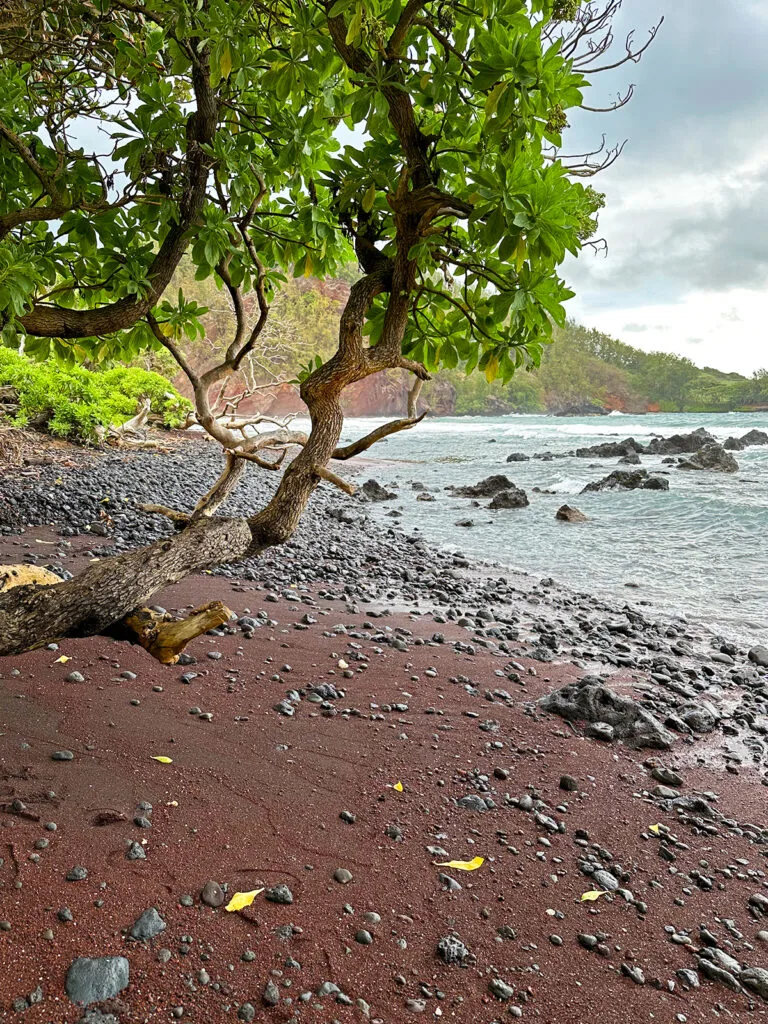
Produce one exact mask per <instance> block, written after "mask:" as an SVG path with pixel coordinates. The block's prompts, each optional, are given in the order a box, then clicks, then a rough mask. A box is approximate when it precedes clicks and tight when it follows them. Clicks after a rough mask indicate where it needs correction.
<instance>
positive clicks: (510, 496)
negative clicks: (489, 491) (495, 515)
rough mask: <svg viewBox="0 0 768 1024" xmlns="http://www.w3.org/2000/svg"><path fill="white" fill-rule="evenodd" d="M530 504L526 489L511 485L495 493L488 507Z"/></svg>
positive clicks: (517, 506)
mask: <svg viewBox="0 0 768 1024" xmlns="http://www.w3.org/2000/svg"><path fill="white" fill-rule="evenodd" d="M528 504H530V502H529V501H528V495H527V494H526V493H525V491H524V490H523V489H522V488H521V487H511V488H509V490H504V491H499V492H498V493H497V494H495V495H494V496H493V499H492V500H491V503H490V504H489V506H488V508H525V507H526V505H528Z"/></svg>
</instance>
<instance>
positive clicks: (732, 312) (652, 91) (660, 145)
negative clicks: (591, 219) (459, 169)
mask: <svg viewBox="0 0 768 1024" xmlns="http://www.w3.org/2000/svg"><path fill="white" fill-rule="evenodd" d="M662 14H663V15H664V17H665V21H664V25H663V26H662V28H661V30H660V32H659V34H658V36H657V38H656V41H655V42H654V44H653V45H652V46H651V48H650V49H649V50H648V51H647V52H646V54H645V56H644V57H643V59H642V61H641V62H640V63H639V64H637V65H635V64H629V65H627V66H625V67H623V68H621V69H620V70H619V71H618V72H608V73H606V74H604V75H602V76H597V77H596V79H595V84H594V88H593V89H591V90H590V93H589V96H588V99H587V102H588V103H589V104H590V105H591V106H605V105H606V101H607V100H609V99H610V98H611V97H612V96H615V95H616V92H617V90H618V89H619V88H620V87H623V86H625V85H627V84H628V83H630V82H634V83H635V85H636V87H637V88H636V91H635V96H634V98H633V100H632V101H631V102H630V103H629V104H628V105H627V106H626V107H624V108H623V109H622V110H620V111H617V112H615V113H612V114H586V113H583V114H580V115H579V118H578V120H574V123H573V127H572V129H571V130H570V132H568V133H566V146H567V148H568V151H569V152H573V151H580V150H581V147H582V146H584V145H587V144H589V142H590V141H592V142H594V141H597V143H598V144H599V141H600V137H601V135H602V133H603V132H605V133H606V135H607V138H608V141H609V142H614V141H621V140H623V139H627V140H628V143H627V147H626V149H625V151H624V154H623V155H622V157H621V158H620V160H619V161H618V162H617V163H616V164H615V165H614V166H613V167H612V168H610V169H609V170H607V171H606V172H605V173H603V174H600V175H598V176H597V177H595V178H593V179H592V182H591V183H592V184H593V185H594V186H595V187H596V188H598V189H599V190H600V191H603V192H605V193H606V209H605V210H604V211H603V212H602V215H601V219H600V231H599V234H600V235H602V236H605V238H606V239H607V241H608V245H609V250H608V255H607V258H604V257H603V256H594V255H592V253H591V251H590V250H586V251H585V252H584V253H583V254H582V255H581V256H580V257H579V259H578V260H576V261H572V262H571V263H569V264H568V266H567V268H566V277H567V280H568V282H569V284H571V286H572V287H573V288H574V289H575V290H576V292H577V297H576V298H575V299H573V300H572V301H571V302H570V303H568V311H569V314H570V315H571V316H574V317H575V318H576V319H578V320H580V321H581V322H583V323H585V324H587V325H588V326H590V327H597V328H599V329H600V330H603V331H606V332H607V333H609V334H611V335H613V336H614V337H617V338H620V339H621V340H622V341H626V342H627V343H629V344H631V345H636V346H638V347H640V348H644V349H662V350H664V351H668V352H676V353H679V354H680V355H685V356H688V357H689V358H690V359H693V360H694V362H696V363H698V364H699V365H702V366H715V367H718V368H719V369H723V370H738V371H740V372H742V373H751V372H752V371H754V370H756V369H759V368H763V367H768V348H767V347H766V338H767V336H768V329H767V326H766V325H768V316H767V315H766V309H765V307H766V301H767V300H768V0H624V9H623V11H622V13H621V16H620V19H619V20H618V21H617V23H616V28H617V36H618V37H619V39H618V41H617V45H618V46H621V45H623V37H624V35H625V34H626V32H627V31H629V30H630V29H632V28H635V29H636V30H637V39H638V40H641V39H642V40H644V39H645V38H647V30H648V28H649V27H650V26H651V25H652V24H654V23H655V21H656V20H658V18H659V17H660V16H661V15H662Z"/></svg>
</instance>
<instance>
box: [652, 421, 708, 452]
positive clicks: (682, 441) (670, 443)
mask: <svg viewBox="0 0 768 1024" xmlns="http://www.w3.org/2000/svg"><path fill="white" fill-rule="evenodd" d="M714 443H715V439H714V437H713V436H712V435H711V434H710V433H709V432H708V431H706V430H705V429H704V428H703V427H699V428H698V430H694V431H692V433H690V434H673V435H672V436H671V437H654V438H653V440H652V441H651V442H650V444H649V445H648V447H647V448H646V451H647V452H648V453H649V454H650V455H690V454H691V452H697V451H698V450H699V448H703V447H704V445H705V444H714Z"/></svg>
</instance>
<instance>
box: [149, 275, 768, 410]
mask: <svg viewBox="0 0 768 1024" xmlns="http://www.w3.org/2000/svg"><path fill="white" fill-rule="evenodd" d="M346 269H347V273H346V274H345V276H344V278H342V279H337V280H332V281H324V282H320V281H317V280H315V279H313V278H310V279H307V278H298V279H296V280H290V281H287V282H286V283H285V284H284V285H283V286H282V288H281V289H280V291H279V292H278V294H277V295H276V297H275V300H274V302H273V307H272V316H271V323H270V331H269V333H268V337H267V338H266V339H265V344H264V347H263V350H262V351H261V353H258V352H257V353H256V357H255V360H254V361H253V362H252V366H251V369H252V370H253V372H254V374H255V377H254V379H255V380H257V381H258V382H259V383H265V382H267V381H269V380H274V379H281V380H288V379H291V378H293V377H296V376H297V375H298V374H300V373H301V370H302V367H305V366H307V365H308V364H309V363H310V362H311V361H312V359H313V358H314V356H315V355H319V356H320V357H321V358H322V359H327V358H328V357H329V356H330V355H331V353H332V352H333V351H334V348H335V345H336V338H337V333H338V323H339V312H340V309H341V307H342V306H343V302H344V299H345V298H346V294H347V291H348V288H349V284H350V282H351V281H353V280H354V279H355V276H356V268H354V266H350V267H349V268H346ZM178 279H179V283H180V284H183V286H184V291H185V293H187V294H190V295H194V296H195V299H196V300H197V301H198V302H200V303H201V304H202V305H204V306H206V307H208V310H209V312H208V313H207V314H206V316H205V317H204V318H203V321H204V325H205V339H204V340H202V341H197V342H195V343H194V344H190V346H189V351H190V354H191V355H192V357H193V359H194V360H195V361H199V362H200V363H201V364H205V363H206V360H208V359H210V355H211V353H212V352H213V351H214V350H215V347H216V344H217V342H218V341H219V339H220V338H222V337H225V336H226V333H227V330H228V329H229V327H230V320H231V316H232V313H231V311H230V309H229V306H228V304H227V303H226V301H225V299H224V294H223V293H222V292H221V291H219V290H217V288H216V287H215V286H214V284H213V283H212V280H208V281H205V282H193V281H192V273H191V269H189V268H188V266H187V265H182V268H181V270H180V271H179V273H178ZM148 365H150V364H148ZM172 367H173V364H172V363H170V364H169V366H166V364H165V362H163V364H162V365H154V364H152V367H151V368H153V369H155V368H156V369H159V370H161V371H167V370H169V369H170V371H171V373H172V372H173V369H172ZM367 386H368V390H369V391H370V394H368V395H367V398H366V401H365V403H364V405H359V404H358V401H357V397H355V398H354V399H353V400H352V402H351V404H350V405H349V408H350V411H352V412H375V411H380V412H384V411H387V410H385V409H384V408H383V405H381V403H379V404H378V405H377V394H376V393H375V391H376V388H379V390H380V391H382V394H383V385H382V384H381V382H380V381H369V382H367ZM235 390H236V389H235ZM380 397H381V396H379V398H380ZM425 397H426V398H427V400H428V401H429V402H430V404H431V406H432V408H433V410H434V411H435V412H436V413H439V414H441V415H458V416H481V415H503V414H505V413H513V412H522V413H535V412H542V413H543V412H561V411H564V410H566V409H569V408H575V407H580V406H589V405H598V406H602V407H604V408H607V409H620V410H621V411H628V412H645V411H660V412H721V411H728V410H732V409H739V408H745V407H750V406H766V405H768V371H761V372H759V373H756V374H755V375H754V376H753V377H751V378H747V377H743V376H741V375H740V374H738V373H723V372H721V371H720V370H714V369H711V368H706V367H705V368H701V367H698V366H696V365H695V364H694V363H693V362H692V361H691V360H690V359H686V358H684V357H682V356H676V355H672V354H670V353H667V352H643V351H642V350H640V349H637V348H633V347H632V346H631V345H626V344H625V343H624V342H621V341H617V340H616V339H614V338H611V337H609V336H608V335H606V334H602V333H601V332H600V331H596V330H593V329H590V328H587V327H583V326H581V325H580V324H577V323H575V322H573V321H568V322H567V323H566V325H565V326H564V327H563V328H556V329H555V331H554V343H553V344H552V345H547V346H544V349H543V353H542V359H541V365H540V366H539V367H538V368H534V369H532V370H530V371H526V370H518V371H517V372H516V373H515V375H514V376H513V377H512V379H511V380H510V381H509V382H508V383H506V384H503V383H502V382H501V380H500V379H498V378H497V379H495V380H493V381H491V382H490V383H489V382H488V380H487V379H486V377H485V375H483V374H470V375H467V374H466V373H465V372H464V370H463V369H462V368H461V367H457V368H455V369H443V370H441V371H439V372H438V373H437V374H435V379H434V380H433V381H432V382H431V383H430V384H429V385H427V388H426V389H425Z"/></svg>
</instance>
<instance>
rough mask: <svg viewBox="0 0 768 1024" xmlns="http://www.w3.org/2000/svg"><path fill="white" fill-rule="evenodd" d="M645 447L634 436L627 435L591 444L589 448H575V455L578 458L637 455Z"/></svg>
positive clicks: (608, 457)
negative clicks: (619, 438)
mask: <svg viewBox="0 0 768 1024" xmlns="http://www.w3.org/2000/svg"><path fill="white" fill-rule="evenodd" d="M644 451H645V448H643V446H642V445H641V444H639V443H638V442H637V441H636V440H635V439H634V437H628V438H626V440H624V441H605V442H604V443H603V444H593V445H590V447H589V448H577V449H576V457H577V458H579V459H618V458H621V457H622V456H627V455H637V453H638V452H644Z"/></svg>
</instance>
